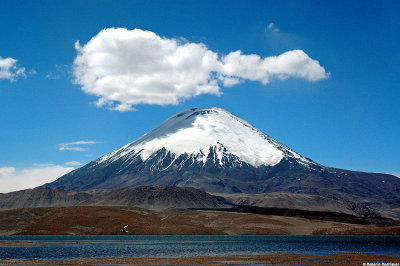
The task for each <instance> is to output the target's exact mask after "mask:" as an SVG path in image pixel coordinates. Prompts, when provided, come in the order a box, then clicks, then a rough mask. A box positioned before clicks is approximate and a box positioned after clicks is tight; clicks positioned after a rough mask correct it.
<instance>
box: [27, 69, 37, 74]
mask: <svg viewBox="0 0 400 266" xmlns="http://www.w3.org/2000/svg"><path fill="white" fill-rule="evenodd" d="M29 74H30V75H36V74H37V71H36V69H31V70H30V71H29Z"/></svg>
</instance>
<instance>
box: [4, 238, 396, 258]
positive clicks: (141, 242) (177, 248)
mask: <svg viewBox="0 0 400 266" xmlns="http://www.w3.org/2000/svg"><path fill="white" fill-rule="evenodd" d="M1 241H24V242H25V241H27V242H33V243H37V244H38V245H37V246H36V245H32V244H30V245H1V246H0V258H1V259H73V258H96V257H195V256H227V255H244V254H246V255H247V254H252V255H256V254H269V253H295V254H336V253H339V252H364V253H374V254H379V255H390V256H400V236H243V235H241V236H216V235H213V236H199V235H195V236H192V235H189V236H188V235H183V236H178V235H155V236H149V235H146V236H135V235H122V236H120V235H113V236H5V237H4V236H3V237H0V243H1Z"/></svg>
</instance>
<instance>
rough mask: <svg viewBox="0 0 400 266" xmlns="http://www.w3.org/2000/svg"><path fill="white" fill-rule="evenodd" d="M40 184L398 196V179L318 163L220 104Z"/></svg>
mask: <svg viewBox="0 0 400 266" xmlns="http://www.w3.org/2000/svg"><path fill="white" fill-rule="evenodd" d="M44 186H47V187H58V188H62V189H65V190H70V191H71V190H72V191H84V190H90V189H116V188H122V187H127V186H178V187H195V188H198V189H202V190H204V191H207V192H224V193H267V192H289V193H301V194H314V195H315V194H317V195H320V196H324V197H328V198H333V199H352V200H357V201H358V200H360V201H365V200H366V199H369V198H371V197H373V198H375V199H377V198H379V199H381V200H382V201H381V202H383V201H385V202H386V200H388V201H390V202H392V201H393V199H400V179H399V178H397V177H395V176H391V175H385V174H372V173H363V172H354V171H348V170H341V169H335V168H330V167H325V166H322V165H320V164H317V163H315V162H313V161H311V160H309V159H307V158H305V157H302V156H301V155H299V154H297V153H296V152H294V151H292V150H291V149H289V148H287V147H286V146H284V145H282V144H280V143H279V142H277V141H276V140H274V139H272V138H271V137H269V136H267V135H266V134H264V133H263V132H261V131H260V130H258V129H257V128H255V127H253V126H252V125H250V124H249V123H247V122H246V121H243V120H242V119H240V118H238V117H236V116H235V115H233V114H231V113H229V112H228V111H226V110H223V109H220V108H208V109H189V110H185V111H183V112H181V113H178V114H176V115H174V116H172V117H171V118H169V119H168V120H166V121H165V122H164V123H163V124H161V125H160V126H159V127H157V128H155V129H154V130H152V131H150V132H149V133H147V134H145V135H144V136H142V137H141V138H139V139H137V140H136V141H133V142H131V143H129V144H127V145H125V146H124V147H122V148H120V149H118V150H116V151H114V152H112V153H109V154H107V155H104V156H103V157H101V158H99V159H97V160H95V161H92V162H90V163H89V164H87V165H85V166H83V167H81V168H79V169H76V170H74V171H72V172H70V173H68V174H66V175H64V176H62V177H60V178H59V179H57V180H56V181H54V182H52V183H48V184H45V185H44ZM399 202H400V201H399ZM385 204H386V203H385Z"/></svg>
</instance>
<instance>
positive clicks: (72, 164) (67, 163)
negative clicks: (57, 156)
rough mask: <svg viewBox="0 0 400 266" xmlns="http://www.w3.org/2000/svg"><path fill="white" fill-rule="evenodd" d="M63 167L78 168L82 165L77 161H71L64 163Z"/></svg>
mask: <svg viewBox="0 0 400 266" xmlns="http://www.w3.org/2000/svg"><path fill="white" fill-rule="evenodd" d="M65 165H71V166H80V165H82V163H81V162H77V161H72V162H66V163H65Z"/></svg>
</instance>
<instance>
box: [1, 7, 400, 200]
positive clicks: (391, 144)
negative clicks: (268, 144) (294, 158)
mask: <svg viewBox="0 0 400 266" xmlns="http://www.w3.org/2000/svg"><path fill="white" fill-rule="evenodd" d="M399 12H400V4H399V2H397V1H352V2H348V1H320V2H317V1H252V2H251V3H248V1H29V2H28V1H6V0H4V1H1V2H0V29H1V30H0V32H1V34H0V38H1V39H0V62H1V60H3V64H5V63H4V62H5V61H4V60H5V59H7V58H11V59H14V60H17V61H16V62H14V61H13V62H11V61H7V62H8V64H11V65H12V67H14V69H12V68H9V71H11V72H12V74H13V75H14V76H13V77H10V76H8V77H4V76H3V78H1V77H2V76H1V72H0V95H1V97H0V109H1V110H0V122H1V131H0V147H1V152H0V183H1V182H3V183H4V182H7V183H11V182H14V181H15V180H18V182H17V183H16V185H15V186H14V187H12V188H9V189H8V190H12V189H17V188H23V186H24V183H26V184H31V183H32V184H36V183H35V182H43V181H47V179H46V180H45V179H43V180H42V179H40V178H39V177H40V176H49V177H46V178H50V179H51V178H54V176H56V175H60V174H62V173H64V172H66V171H69V170H71V169H72V168H74V167H79V165H78V163H77V162H79V163H82V164H86V163H88V162H90V161H92V160H94V159H97V158H98V157H100V156H102V155H104V154H106V153H109V152H111V151H114V150H116V149H117V148H120V147H121V146H123V145H125V144H126V143H128V142H131V141H133V140H135V139H136V138H138V137H140V136H141V135H143V134H144V133H146V132H148V131H149V130H151V129H152V128H154V127H156V126H157V125H159V124H160V123H162V122H163V121H164V120H165V119H167V118H168V117H170V116H172V115H173V114H175V113H177V112H179V111H182V110H184V109H187V108H193V107H213V106H217V107H221V108H224V109H227V110H228V111H230V112H232V113H233V114H235V115H237V116H239V117H241V118H243V119H245V120H247V121H248V122H250V123H251V124H253V125H254V126H255V127H257V128H259V129H260V130H262V131H263V132H265V133H266V134H268V135H270V136H271V137H273V138H275V139H276V140H278V141H279V142H281V143H283V144H285V145H287V146H288V147H290V148H292V149H293V150H295V151H296V152H298V153H300V154H302V155H304V156H306V157H309V158H311V159H312V160H314V161H316V162H318V163H321V164H324V165H328V166H333V167H337V168H344V169H351V170H360V171H367V172H383V173H400V163H399V162H400V153H399V150H400V141H399V136H400V107H399V101H400V85H399V84H400V83H399V76H400V75H399V74H400V65H399V61H400V52H399V45H400V19H399V18H398V14H399ZM111 28H123V29H126V30H127V32H131V30H133V29H140V30H142V31H147V32H152V33H154V36H156V37H157V38H158V37H162V38H163V40H177V41H176V43H177V45H178V47H182V46H184V45H185V44H186V45H187V44H195V45H194V46H195V47H197V48H199V47H200V46H201V45H199V44H200V43H202V44H203V45H202V46H201V47H203V48H202V49H203V50H204V49H205V50H206V51H207V52H210V53H211V54H214V55H217V56H218V59H217V61H216V63H217V64H220V65H221V64H224V66H222V67H221V69H219V70H217V71H216V72H215V69H214V68H213V69H214V70H213V71H214V72H210V73H213V74H212V75H218V74H220V75H223V76H224V77H226V76H227V75H228V76H229V75H231V74H232V73H231V72H229V73H231V74H229V73H228V72H227V70H226V67H227V66H229V63H227V62H225V61H223V59H222V58H223V57H224V56H226V55H228V54H230V53H232V52H235V51H238V50H240V51H241V52H242V55H245V56H247V55H251V54H254V55H258V56H259V58H260V60H263V59H264V58H269V57H271V56H280V55H282V54H284V53H286V52H289V51H293V50H295V51H299V50H301V51H303V52H304V55H305V56H306V57H307V58H306V59H307V60H309V62H311V63H312V62H315V61H317V63H318V66H319V67H320V68H318V69H317V73H316V72H315V71H314V72H312V73H311V74H313V75H314V74H315V75H316V76H314V77H316V78H315V80H312V78H310V77H311V76H310V75H311V74H310V73H308V72H307V73H305V74H304V73H303V74H304V75H305V76H304V77H299V76H296V75H297V74H291V73H290V71H289V72H284V73H289V74H285V75H284V76H285V77H286V78H285V79H282V78H281V77H282V76H280V75H281V74H279V73H278V74H276V75H275V76H274V75H272V74H270V79H269V80H268V82H264V83H263V82H262V81H261V79H257V78H255V77H252V76H251V73H253V72H251V73H250V74H249V75H250V76H249V75H248V76H246V75H245V74H243V73H242V72H241V71H236V72H235V73H234V74H232V75H233V76H234V77H235V79H236V81H237V82H239V83H238V84H235V85H233V86H225V84H224V83H223V80H222V78H219V76H218V77H214V76H213V77H214V79H215V80H214V81H215V82H217V84H218V85H217V87H218V88H215V87H214V88H213V90H212V91H211V93H197V94H198V96H196V92H195V91H194V90H195V88H193V84H187V92H188V94H185V95H186V96H179V95H178V96H177V99H178V103H173V104H171V101H173V100H165V99H164V98H162V97H161V98H160V99H161V100H160V101H161V102H159V103H156V104H154V103H153V104H149V103H150V100H148V99H147V98H146V99H147V100H143V99H144V98H143V99H142V98H140V99H142V100H140V101H139V100H138V103H135V104H131V105H129V108H132V109H133V108H134V109H136V111H125V112H120V111H112V110H109V109H110V108H113V107H117V106H118V104H121V101H118V100H117V101H115V102H111V103H109V102H107V103H106V104H103V106H101V107H99V106H96V105H95V104H94V102H96V101H98V100H99V99H100V98H101V97H103V98H105V97H106V99H108V100H109V99H110V97H112V96H110V94H107V91H108V90H107V88H106V87H101V88H97V87H96V88H94V87H91V85H90V84H88V82H87V81H86V80H85V81H82V80H81V81H77V77H76V76H77V72H76V70H74V68H73V66H74V60H75V59H76V58H77V57H79V56H80V55H81V56H82V58H84V59H85V58H86V59H88V58H89V59H91V57H90V55H89V54H87V51H86V50H84V49H85V47H87V48H88V49H89V45H87V44H88V42H89V41H90V40H91V39H92V38H97V37H99V36H100V34H99V33H100V32H101V31H102V30H106V32H111V31H107V29H111ZM123 34H125V33H123ZM126 34H128V33H126ZM154 36H153V37H154ZM156 37H154V38H156ZM99 38H100V37H99ZM99 38H97V39H99ZM107 38H109V37H107ZM77 41H79V45H80V48H78V49H77V48H76V47H75V44H76V42H77ZM144 48H146V46H145V47H144ZM79 49H81V50H79ZM129 49H131V46H128V47H127V50H118V51H121V53H122V55H121V54H120V55H119V56H122V57H123V55H124V54H123V52H124V51H126V52H127V53H130V52H129ZM107 52H110V53H112V52H113V51H108V50H107ZM150 52H151V50H150ZM245 56H244V57H243V58H244V59H246V60H247V59H248V58H247V57H245ZM117 58H118V57H117ZM89 59H88V60H89ZM193 62H194V63H193V64H194V65H195V64H196V61H193ZM193 64H192V66H191V67H193ZM106 67H107V70H108V71H109V70H110V65H107V66H106ZM117 67H118V69H119V68H121V71H126V70H127V71H128V72H127V73H128V75H130V74H132V71H131V67H132V66H129V65H118V66H117ZM224 67H225V68H224ZM289 67H290V66H289ZM3 69H4V68H3ZM194 69H196V68H194ZM253 69H257V66H256V65H254V64H253V65H250V70H253ZM18 70H20V71H19V72H18V73H17V71H18ZM92 70H93V69H84V70H82V72H80V74H82V73H83V74H87V75H89V74H90V73H93V71H94V70H93V71H92ZM203 70H204V69H203V68H201V69H200V70H199V71H203ZM0 71H1V64H0ZM90 71H92V72H90ZM207 71H208V70H207ZM207 71H206V72H204V73H209V72H207ZM218 71H219V72H218ZM283 71H288V70H287V69H286V70H283ZM318 71H319V72H318ZM323 71H325V72H323ZM88 73H89V74H88ZM215 73H217V74H215ZM227 73H228V74H227ZM296 73H297V72H296ZM167 74H168V73H167ZM267 74H268V73H267ZM309 74H310V75H309ZM3 75H4V74H3ZM307 75H308V76H307ZM157 81H158V80H157ZM177 82H178V83H179V82H180V80H178V81H175V84H176V83H177ZM118 84H119V83H118ZM121 84H122V83H121ZM152 84H153V83H152ZM157 84H158V83H157ZM84 86H87V89H86V90H85V89H84ZM118 86H119V85H118ZM96 89H97V91H98V90H100V89H102V90H101V92H100V94H101V96H99V95H97V96H96V95H95V94H94V91H96ZM117 89H118V90H119V91H118V92H123V90H125V89H126V87H124V86H122V85H121V86H120V87H118V88H117ZM161 89H162V85H160V90H161ZM143 91H145V90H142V92H143ZM162 93H163V92H162V91H161V94H159V95H161V96H162V95H163V94H162ZM216 94H219V95H216ZM159 95H158V96H159ZM145 96H146V95H143V97H145ZM147 96H148V95H147ZM147 96H146V97H147ZM107 97H109V98H107ZM125 98H126V97H125ZM125 98H124V97H123V99H125ZM126 99H127V101H128V100H130V103H132V101H135V99H133V98H132V97H131V98H129V97H128V98H126ZM122 101H124V100H122ZM129 108H128V109H129ZM78 141H80V142H79V143H76V142H78ZM69 143H75V144H69ZM71 147H72V149H71ZM71 162H72V163H71ZM73 162H75V163H73ZM28 179H29V180H32V182H24V180H28ZM13 180H14V181H13ZM4 191H5V190H4ZM0 192H1V191H0Z"/></svg>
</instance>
